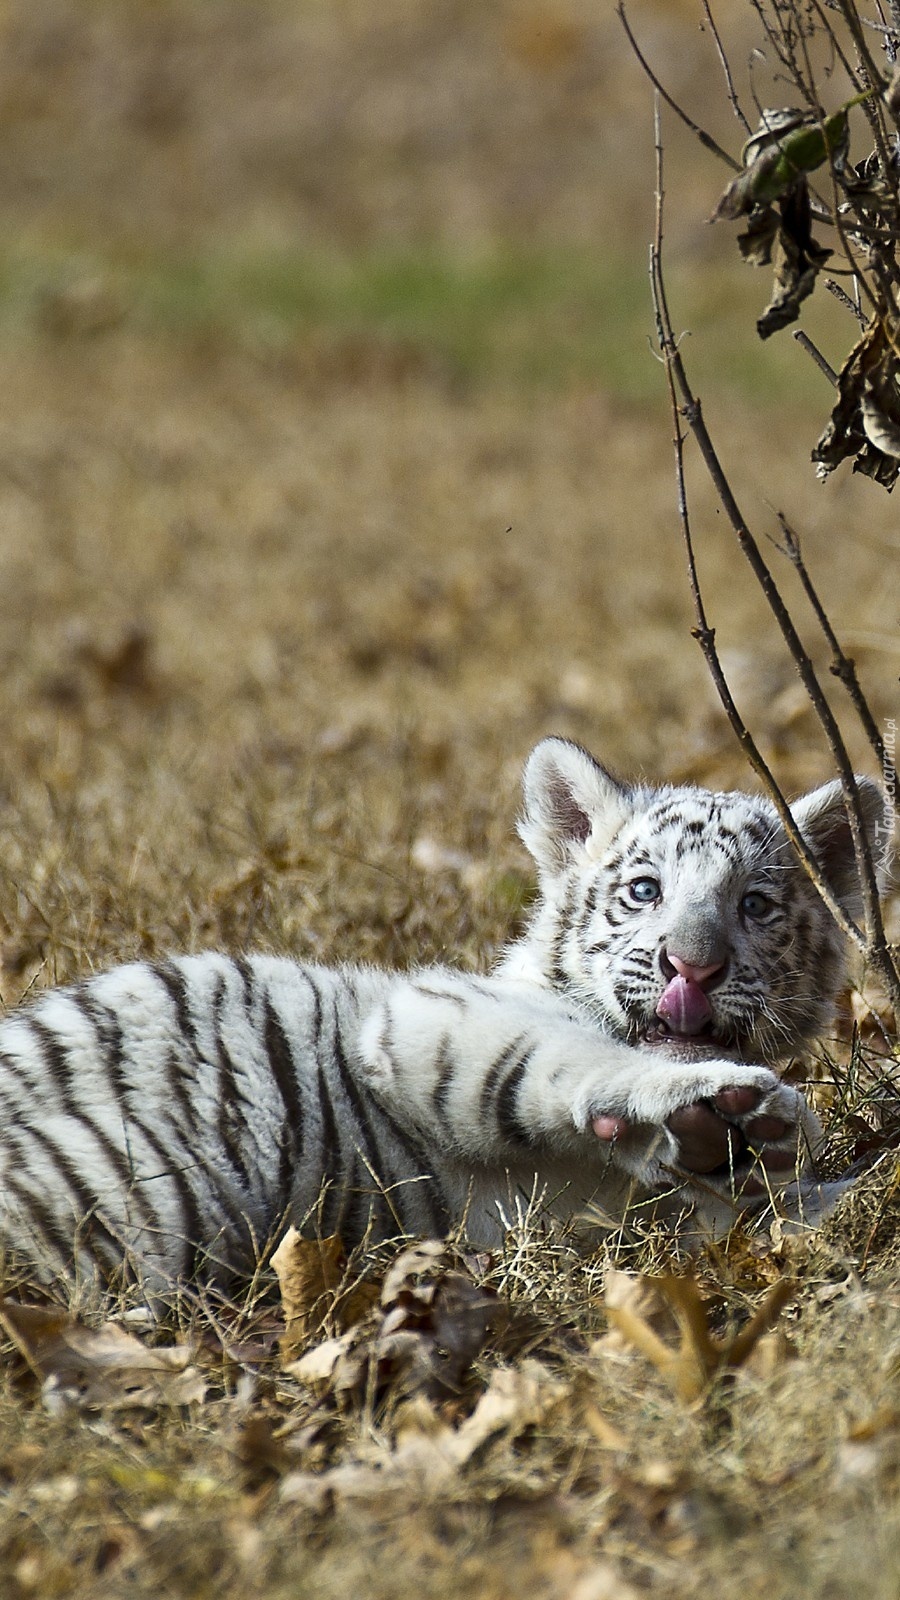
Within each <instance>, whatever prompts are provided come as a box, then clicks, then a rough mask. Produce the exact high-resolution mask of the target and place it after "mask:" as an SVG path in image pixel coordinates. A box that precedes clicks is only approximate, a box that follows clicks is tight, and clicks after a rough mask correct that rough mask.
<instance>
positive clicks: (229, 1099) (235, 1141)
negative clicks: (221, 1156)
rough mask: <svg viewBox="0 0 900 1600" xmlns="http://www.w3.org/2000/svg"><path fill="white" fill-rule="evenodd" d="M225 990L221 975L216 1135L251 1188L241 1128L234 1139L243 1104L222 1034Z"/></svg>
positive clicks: (216, 1017) (216, 1003)
mask: <svg viewBox="0 0 900 1600" xmlns="http://www.w3.org/2000/svg"><path fill="white" fill-rule="evenodd" d="M226 991H227V982H226V978H225V974H224V973H221V972H220V973H219V975H218V977H217V978H216V982H215V987H214V990H213V997H212V1036H213V1047H214V1049H215V1053H216V1068H217V1071H218V1082H217V1090H218V1105H217V1108H216V1132H217V1133H218V1135H219V1139H220V1141H221V1144H222V1149H223V1150H224V1152H225V1155H226V1158H227V1159H228V1161H229V1162H230V1164H231V1168H232V1171H233V1172H234V1173H235V1174H236V1175H237V1177H238V1178H239V1179H240V1180H241V1182H242V1183H243V1184H244V1185H245V1186H249V1183H250V1173H249V1171H248V1168H247V1163H246V1161H245V1160H244V1156H243V1152H242V1149H241V1140H240V1132H239V1129H238V1136H237V1137H235V1132H236V1130H235V1125H234V1124H235V1120H236V1119H240V1118H241V1116H242V1112H243V1109H244V1102H243V1099H242V1096H241V1093H240V1091H239V1089H238V1080H237V1072H236V1070H235V1065H234V1062H233V1061H232V1059H231V1053H230V1051H229V1049H228V1046H227V1045H226V1043H225V1038H224V1034H223V1032H222V1006H223V1003H224V1000H225V995H226Z"/></svg>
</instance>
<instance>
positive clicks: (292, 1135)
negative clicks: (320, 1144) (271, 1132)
mask: <svg viewBox="0 0 900 1600" xmlns="http://www.w3.org/2000/svg"><path fill="white" fill-rule="evenodd" d="M263 1014H264V1018H265V1021H264V1025H263V1040H264V1043H265V1048H266V1056H267V1058H268V1061H269V1065H270V1067H271V1068H272V1076H273V1078H274V1080H275V1084H276V1087H277V1089H278V1093H279V1095H280V1096H281V1103H282V1105H283V1107H284V1123H283V1126H282V1129H281V1136H280V1140H279V1143H280V1157H279V1164H278V1195H279V1203H283V1204H285V1205H286V1204H287V1202H288V1200H289V1199H290V1194H291V1178H292V1174H293V1170H294V1166H295V1161H296V1152H297V1141H298V1139H299V1138H300V1136H301V1132H302V1128H303V1117H302V1105H301V1101H300V1090H299V1085H298V1082H297V1069H296V1064H295V1062H294V1056H293V1052H292V1050H291V1046H290V1042H289V1040H288V1037H287V1034H286V1033H285V1031H284V1028H283V1027H282V1025H281V1021H280V1018H279V1016H278V1013H277V1012H276V1010H275V1007H274V1005H273V1003H272V1001H271V999H270V997H269V996H268V995H266V998H265V1002H264V1013H263ZM315 1043H316V1044H317V1043H318V1039H316V1040H315Z"/></svg>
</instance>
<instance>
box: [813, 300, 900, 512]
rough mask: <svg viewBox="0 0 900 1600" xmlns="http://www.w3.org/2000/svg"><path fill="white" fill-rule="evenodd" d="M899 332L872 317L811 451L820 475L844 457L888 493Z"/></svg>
mask: <svg viewBox="0 0 900 1600" xmlns="http://www.w3.org/2000/svg"><path fill="white" fill-rule="evenodd" d="M898 337H900V334H898V329H897V328H896V327H894V328H891V329H888V328H887V327H886V326H885V323H884V322H883V320H882V319H881V318H875V319H874V320H873V321H872V322H871V323H870V325H869V327H868V328H867V329H866V331H865V333H864V334H863V336H862V338H861V339H860V340H859V341H858V343H857V344H855V345H854V347H853V349H852V350H851V351H850V354H849V356H848V357H847V360H846V361H845V362H844V365H843V367H842V368H841V371H840V374H839V376H838V402H837V405H836V406H835V408H834V410H833V411H832V413H831V418H830V420H829V423H828V426H827V428H826V429H825V432H824V433H823V434H822V437H821V439H820V440H819V442H818V444H817V445H816V447H815V449H814V450H813V453H812V459H813V461H816V462H818V463H819V473H820V476H821V477H826V476H827V475H828V473H829V472H833V471H834V469H835V467H836V466H838V465H839V464H840V463H841V462H842V461H843V460H845V459H846V458H847V457H848V456H853V457H855V460H854V462H853V470H854V472H862V473H864V474H865V475H866V477H868V478H874V479H875V480H876V482H877V483H880V484H882V485H883V487H884V488H886V489H888V490H891V489H893V487H894V484H895V483H896V481H897V475H898V473H900V388H898V383H897V378H898V372H900V362H898V354H897V351H898Z"/></svg>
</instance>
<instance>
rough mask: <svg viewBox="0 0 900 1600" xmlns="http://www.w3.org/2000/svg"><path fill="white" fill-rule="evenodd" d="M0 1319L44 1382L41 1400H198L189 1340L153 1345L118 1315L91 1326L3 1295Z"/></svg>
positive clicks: (202, 1386) (114, 1403)
mask: <svg viewBox="0 0 900 1600" xmlns="http://www.w3.org/2000/svg"><path fill="white" fill-rule="evenodd" d="M0 1326H2V1327H3V1329H4V1331H5V1332H6V1333H7V1334H8V1335H9V1337H10V1339H11V1340H12V1341H13V1343H14V1345H15V1346H16V1349H17V1350H18V1351H19V1354H20V1355H21V1356H22V1358H23V1360H24V1361H25V1363H26V1365H27V1367H28V1368H29V1370H30V1371H31V1372H32V1373H34V1374H35V1376H37V1377H38V1378H39V1379H40V1380H41V1381H42V1383H43V1394H44V1400H45V1403H46V1404H48V1405H49V1406H51V1408H53V1407H55V1406H57V1405H59V1404H60V1403H66V1404H68V1403H75V1404H78V1405H81V1406H85V1407H88V1408H90V1409H95V1408H96V1409H104V1408H106V1407H111V1408H115V1409H122V1408H125V1407H150V1408H154V1407H157V1406H181V1405H189V1404H192V1403H194V1402H196V1401H201V1400H203V1399H204V1398H205V1395H206V1381H205V1379H204V1378H203V1376H202V1374H201V1373H200V1372H199V1370H198V1369H197V1367H196V1366H194V1365H193V1358H194V1356H195V1354H196V1352H195V1350H194V1348H193V1346H191V1345H170V1346H162V1347H159V1348H156V1349H151V1348H149V1347H148V1346H146V1345H144V1344H142V1343H141V1341H140V1340H139V1339H136V1338H135V1336H134V1334H131V1333H127V1332H126V1331H125V1329H124V1328H121V1327H119V1325H118V1324H117V1323H115V1322H105V1323H103V1324H102V1326H101V1327H99V1328H88V1327H85V1326H84V1324H83V1323H80V1322H78V1321H77V1320H76V1318H74V1317H71V1316H69V1315H68V1314H67V1313H66V1312H63V1311H57V1310H56V1309H55V1308H44V1307H42V1306H27V1305H18V1304H16V1303H15V1302H13V1301H10V1300H3V1301H0Z"/></svg>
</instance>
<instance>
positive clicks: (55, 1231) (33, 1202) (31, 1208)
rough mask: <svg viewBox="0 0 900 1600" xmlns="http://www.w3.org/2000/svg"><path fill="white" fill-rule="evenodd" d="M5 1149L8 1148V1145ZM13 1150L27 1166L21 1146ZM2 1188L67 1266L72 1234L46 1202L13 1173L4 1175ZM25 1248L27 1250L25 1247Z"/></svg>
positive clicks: (72, 1247) (71, 1255)
mask: <svg viewBox="0 0 900 1600" xmlns="http://www.w3.org/2000/svg"><path fill="white" fill-rule="evenodd" d="M6 1148H7V1149H9V1148H10V1146H9V1144H8V1143H7V1144H6ZM14 1148H15V1149H16V1150H17V1151H18V1154H19V1163H20V1165H21V1166H25V1165H27V1158H26V1156H25V1154H24V1152H23V1150H22V1147H21V1145H19V1144H16V1145H15V1146H14ZM3 1187H4V1189H5V1190H7V1192H8V1193H9V1194H11V1195H14V1196H15V1197H16V1199H17V1200H18V1201H19V1204H20V1206H21V1207H22V1210H23V1212H25V1213H26V1214H28V1215H30V1218H31V1221H32V1222H34V1223H36V1224H37V1226H38V1228H39V1229H40V1231H41V1233H42V1234H43V1235H44V1238H45V1239H46V1240H47V1241H48V1242H49V1243H51V1244H52V1245H54V1246H55V1247H56V1249H57V1250H58V1251H59V1253H60V1257H61V1259H62V1263H63V1265H68V1263H69V1262H71V1261H72V1259H73V1255H74V1242H75V1240H74V1234H71V1233H67V1232H66V1230H65V1228H64V1227H63V1225H62V1223H61V1221H60V1220H59V1218H58V1217H56V1216H55V1215H54V1213H53V1212H52V1211H51V1210H50V1207H49V1206H48V1204H47V1202H46V1200H44V1199H42V1198H41V1196H40V1195H36V1194H31V1193H30V1192H29V1191H28V1190H27V1189H24V1188H23V1187H22V1184H21V1183H20V1182H19V1180H18V1178H17V1177H16V1176H15V1174H14V1173H10V1172H6V1173H4V1175H3ZM9 1242H10V1244H11V1246H12V1248H13V1249H17V1248H22V1246H17V1244H16V1242H15V1240H10V1241H9ZM25 1248H26V1250H27V1247H25Z"/></svg>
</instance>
